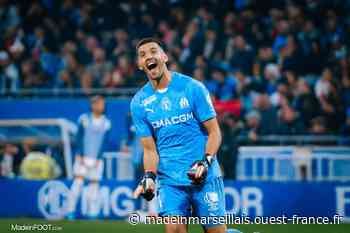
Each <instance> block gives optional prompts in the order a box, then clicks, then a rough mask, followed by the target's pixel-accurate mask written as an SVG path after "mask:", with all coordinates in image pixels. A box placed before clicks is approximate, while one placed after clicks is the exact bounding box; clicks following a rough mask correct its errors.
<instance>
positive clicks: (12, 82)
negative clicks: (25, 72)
mask: <svg viewBox="0 0 350 233" xmlns="http://www.w3.org/2000/svg"><path fill="white" fill-rule="evenodd" d="M19 78H20V77H19V71H18V68H17V67H16V66H15V64H13V63H12V61H11V59H10V57H9V55H8V53H7V52H6V51H0V81H1V83H0V88H1V89H0V92H1V93H7V92H9V93H15V92H16V91H18V89H19V85H20V80H19Z"/></svg>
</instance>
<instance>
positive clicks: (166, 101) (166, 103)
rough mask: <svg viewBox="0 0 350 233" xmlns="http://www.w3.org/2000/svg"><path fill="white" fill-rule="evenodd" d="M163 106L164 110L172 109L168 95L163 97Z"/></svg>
mask: <svg viewBox="0 0 350 233" xmlns="http://www.w3.org/2000/svg"><path fill="white" fill-rule="evenodd" d="M161 107H162V109H163V110H164V111H170V110H171V103H170V100H169V98H168V97H163V99H162V101H161Z"/></svg>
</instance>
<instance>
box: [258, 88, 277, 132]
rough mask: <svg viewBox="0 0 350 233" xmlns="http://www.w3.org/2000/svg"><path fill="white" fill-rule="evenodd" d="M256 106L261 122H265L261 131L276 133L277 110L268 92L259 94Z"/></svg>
mask: <svg viewBox="0 0 350 233" xmlns="http://www.w3.org/2000/svg"><path fill="white" fill-rule="evenodd" d="M254 106H255V108H256V109H257V110H258V111H259V118H260V119H261V122H264V124H262V125H261V126H260V132H261V133H262V134H274V133H276V131H277V128H276V122H277V110H276V108H274V107H273V106H272V104H271V102H270V98H269V96H268V95H267V94H262V95H259V96H257V97H256V99H255V102H254Z"/></svg>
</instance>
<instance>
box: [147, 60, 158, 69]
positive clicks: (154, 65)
mask: <svg viewBox="0 0 350 233" xmlns="http://www.w3.org/2000/svg"><path fill="white" fill-rule="evenodd" d="M146 67H147V69H148V70H153V69H154V68H156V67H157V62H156V61H150V62H148V63H147V65H146Z"/></svg>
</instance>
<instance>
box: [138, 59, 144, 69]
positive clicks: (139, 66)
mask: <svg viewBox="0 0 350 233" xmlns="http://www.w3.org/2000/svg"><path fill="white" fill-rule="evenodd" d="M136 64H137V68H138V69H139V70H143V67H142V66H141V64H140V60H139V59H138V58H136Z"/></svg>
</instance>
